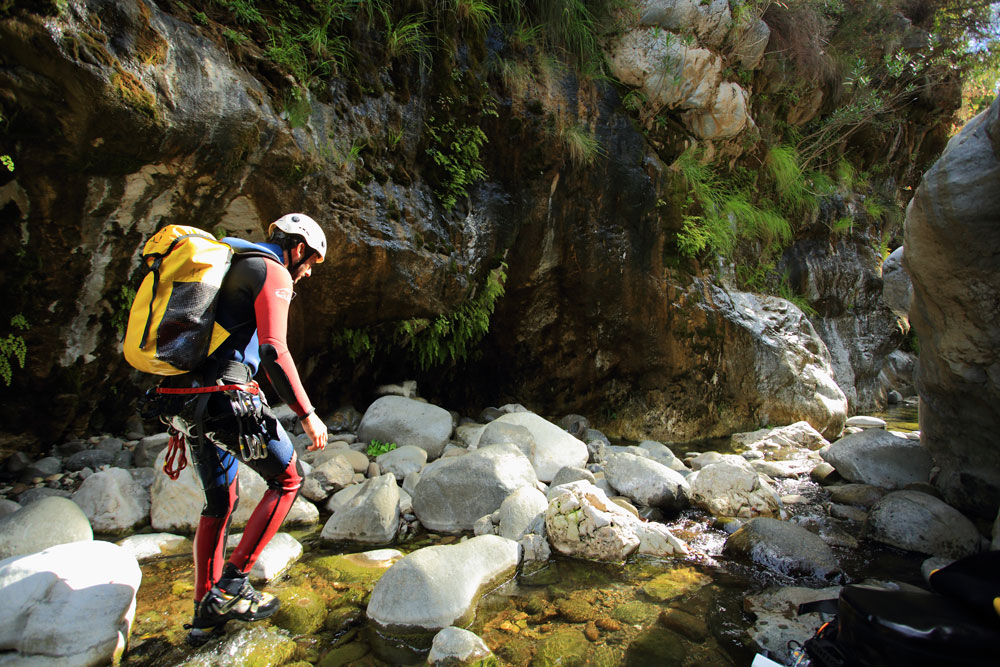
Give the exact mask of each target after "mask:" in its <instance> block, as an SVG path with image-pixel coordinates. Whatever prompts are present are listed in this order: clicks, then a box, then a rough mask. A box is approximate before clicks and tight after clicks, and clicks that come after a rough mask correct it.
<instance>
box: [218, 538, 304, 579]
mask: <svg viewBox="0 0 1000 667" xmlns="http://www.w3.org/2000/svg"><path fill="white" fill-rule="evenodd" d="M242 538H243V534H242V533H237V534H235V535H230V536H229V539H228V540H226V546H227V547H229V548H230V549H232V548H235V547H236V545H237V544H239V543H240V540H241V539H242ZM301 557H302V544H301V543H300V542H299V541H298V540H297V539H295V538H294V537H292V536H291V535H289V534H288V533H277V534H276V535H275V536H274V537H272V538H271V541H270V542H268V543H267V546H265V547H264V550H263V551H261V552H260V557H259V558H258V559H257V562H256V563H254V565H253V568H251V570H250V577H251V578H252V579H254V580H256V581H272V580H274V579H277V578H278V577H279V576H281V574H282V573H284V572H285V571H287V570H288V568H290V567H291V566H292V565H293V564H294V563H295V562H296V561H298V560H299V558H301Z"/></svg>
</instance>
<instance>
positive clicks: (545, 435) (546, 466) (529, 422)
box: [484, 412, 589, 482]
mask: <svg viewBox="0 0 1000 667" xmlns="http://www.w3.org/2000/svg"><path fill="white" fill-rule="evenodd" d="M495 421H497V422H500V423H502V424H510V425H514V426H522V427H524V428H525V429H527V431H528V432H529V433H530V434H531V439H532V440H533V442H528V443H525V442H524V441H519V442H518V443H516V444H517V445H518V447H519V448H520V447H521V446H522V445H524V444H527V445H528V446H529V448H530V452H528V453H527V456H528V458H529V459H530V460H531V465H532V467H534V469H535V474H536V475H537V476H538V479H539V480H541V481H543V482H550V481H552V478H553V477H555V474H556V473H557V472H559V469H560V468H563V467H565V466H574V467H577V468H583V467H584V466H586V465H587V459H588V458H589V453H588V451H587V445H585V444H584V443H583V441H582V440H579V439H577V438H574V437H573V436H571V435H570V434H569V433H567V432H566V431H564V430H562V429H561V428H559V427H558V426H556V425H555V424H553V423H552V422H550V421H548V420H547V419H544V418H542V417H539V416H538V415H536V414H535V413H533V412H511V413H509V414H506V415H502V416H501V417H498V418H497V419H496V420H495ZM484 433H486V432H485V431H484Z"/></svg>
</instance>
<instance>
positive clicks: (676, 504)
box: [604, 454, 690, 510]
mask: <svg viewBox="0 0 1000 667" xmlns="http://www.w3.org/2000/svg"><path fill="white" fill-rule="evenodd" d="M604 475H605V477H606V478H607V480H608V483H609V484H611V486H613V487H614V488H616V489H617V490H618V492H619V493H620V494H622V495H623V496H626V497H628V498H630V499H631V500H633V501H635V502H637V503H639V504H640V505H645V506H647V507H659V508H662V509H665V510H681V509H684V508H685V507H687V506H688V495H689V494H690V489H689V488H688V483H687V481H686V480H685V479H684V477H683V476H682V475H681V474H680V473H678V472H677V471H676V470H671V469H670V468H668V467H667V466H665V465H663V464H662V463H657V462H656V461H654V460H653V459H648V458H642V457H639V456H634V455H632V454H610V455H608V462H607V464H606V465H605V466H604Z"/></svg>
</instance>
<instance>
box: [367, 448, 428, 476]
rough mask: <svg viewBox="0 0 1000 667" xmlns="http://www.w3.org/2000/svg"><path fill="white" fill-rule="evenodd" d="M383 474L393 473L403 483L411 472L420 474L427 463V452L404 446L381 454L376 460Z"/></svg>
mask: <svg viewBox="0 0 1000 667" xmlns="http://www.w3.org/2000/svg"><path fill="white" fill-rule="evenodd" d="M375 462H376V463H378V465H379V468H381V470H382V472H388V473H392V474H393V475H395V476H396V480H397V481H399V482H402V481H403V480H404V479H406V476H407V475H409V474H410V473H411V472H420V469H421V468H423V467H424V464H426V463H427V450H425V449H421V448H420V447H415V446H413V445H403V446H402V447H397V448H396V449H394V450H392V451H391V452H386V453H385V454H379V456H378V458H376V459H375Z"/></svg>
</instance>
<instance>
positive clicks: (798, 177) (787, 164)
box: [764, 146, 816, 211]
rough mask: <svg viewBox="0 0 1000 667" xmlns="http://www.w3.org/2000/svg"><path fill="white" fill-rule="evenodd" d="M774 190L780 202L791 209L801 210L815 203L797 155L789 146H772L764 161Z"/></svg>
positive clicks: (811, 206)
mask: <svg viewBox="0 0 1000 667" xmlns="http://www.w3.org/2000/svg"><path fill="white" fill-rule="evenodd" d="M764 164H765V165H766V166H767V169H768V172H769V173H770V175H771V178H772V179H773V180H774V186H775V190H776V191H777V194H778V197H779V198H780V199H781V200H782V202H783V203H784V204H785V205H786V206H787V207H789V208H790V209H792V210H795V211H803V210H808V209H811V208H813V207H814V206H815V205H816V200H815V197H814V196H813V195H812V193H811V192H810V191H809V188H808V187H807V185H806V179H805V174H804V172H803V171H802V167H800V166H799V155H798V153H797V152H796V151H795V149H794V148H793V147H791V146H772V147H771V148H770V150H768V152H767V158H766V159H765V161H764Z"/></svg>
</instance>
